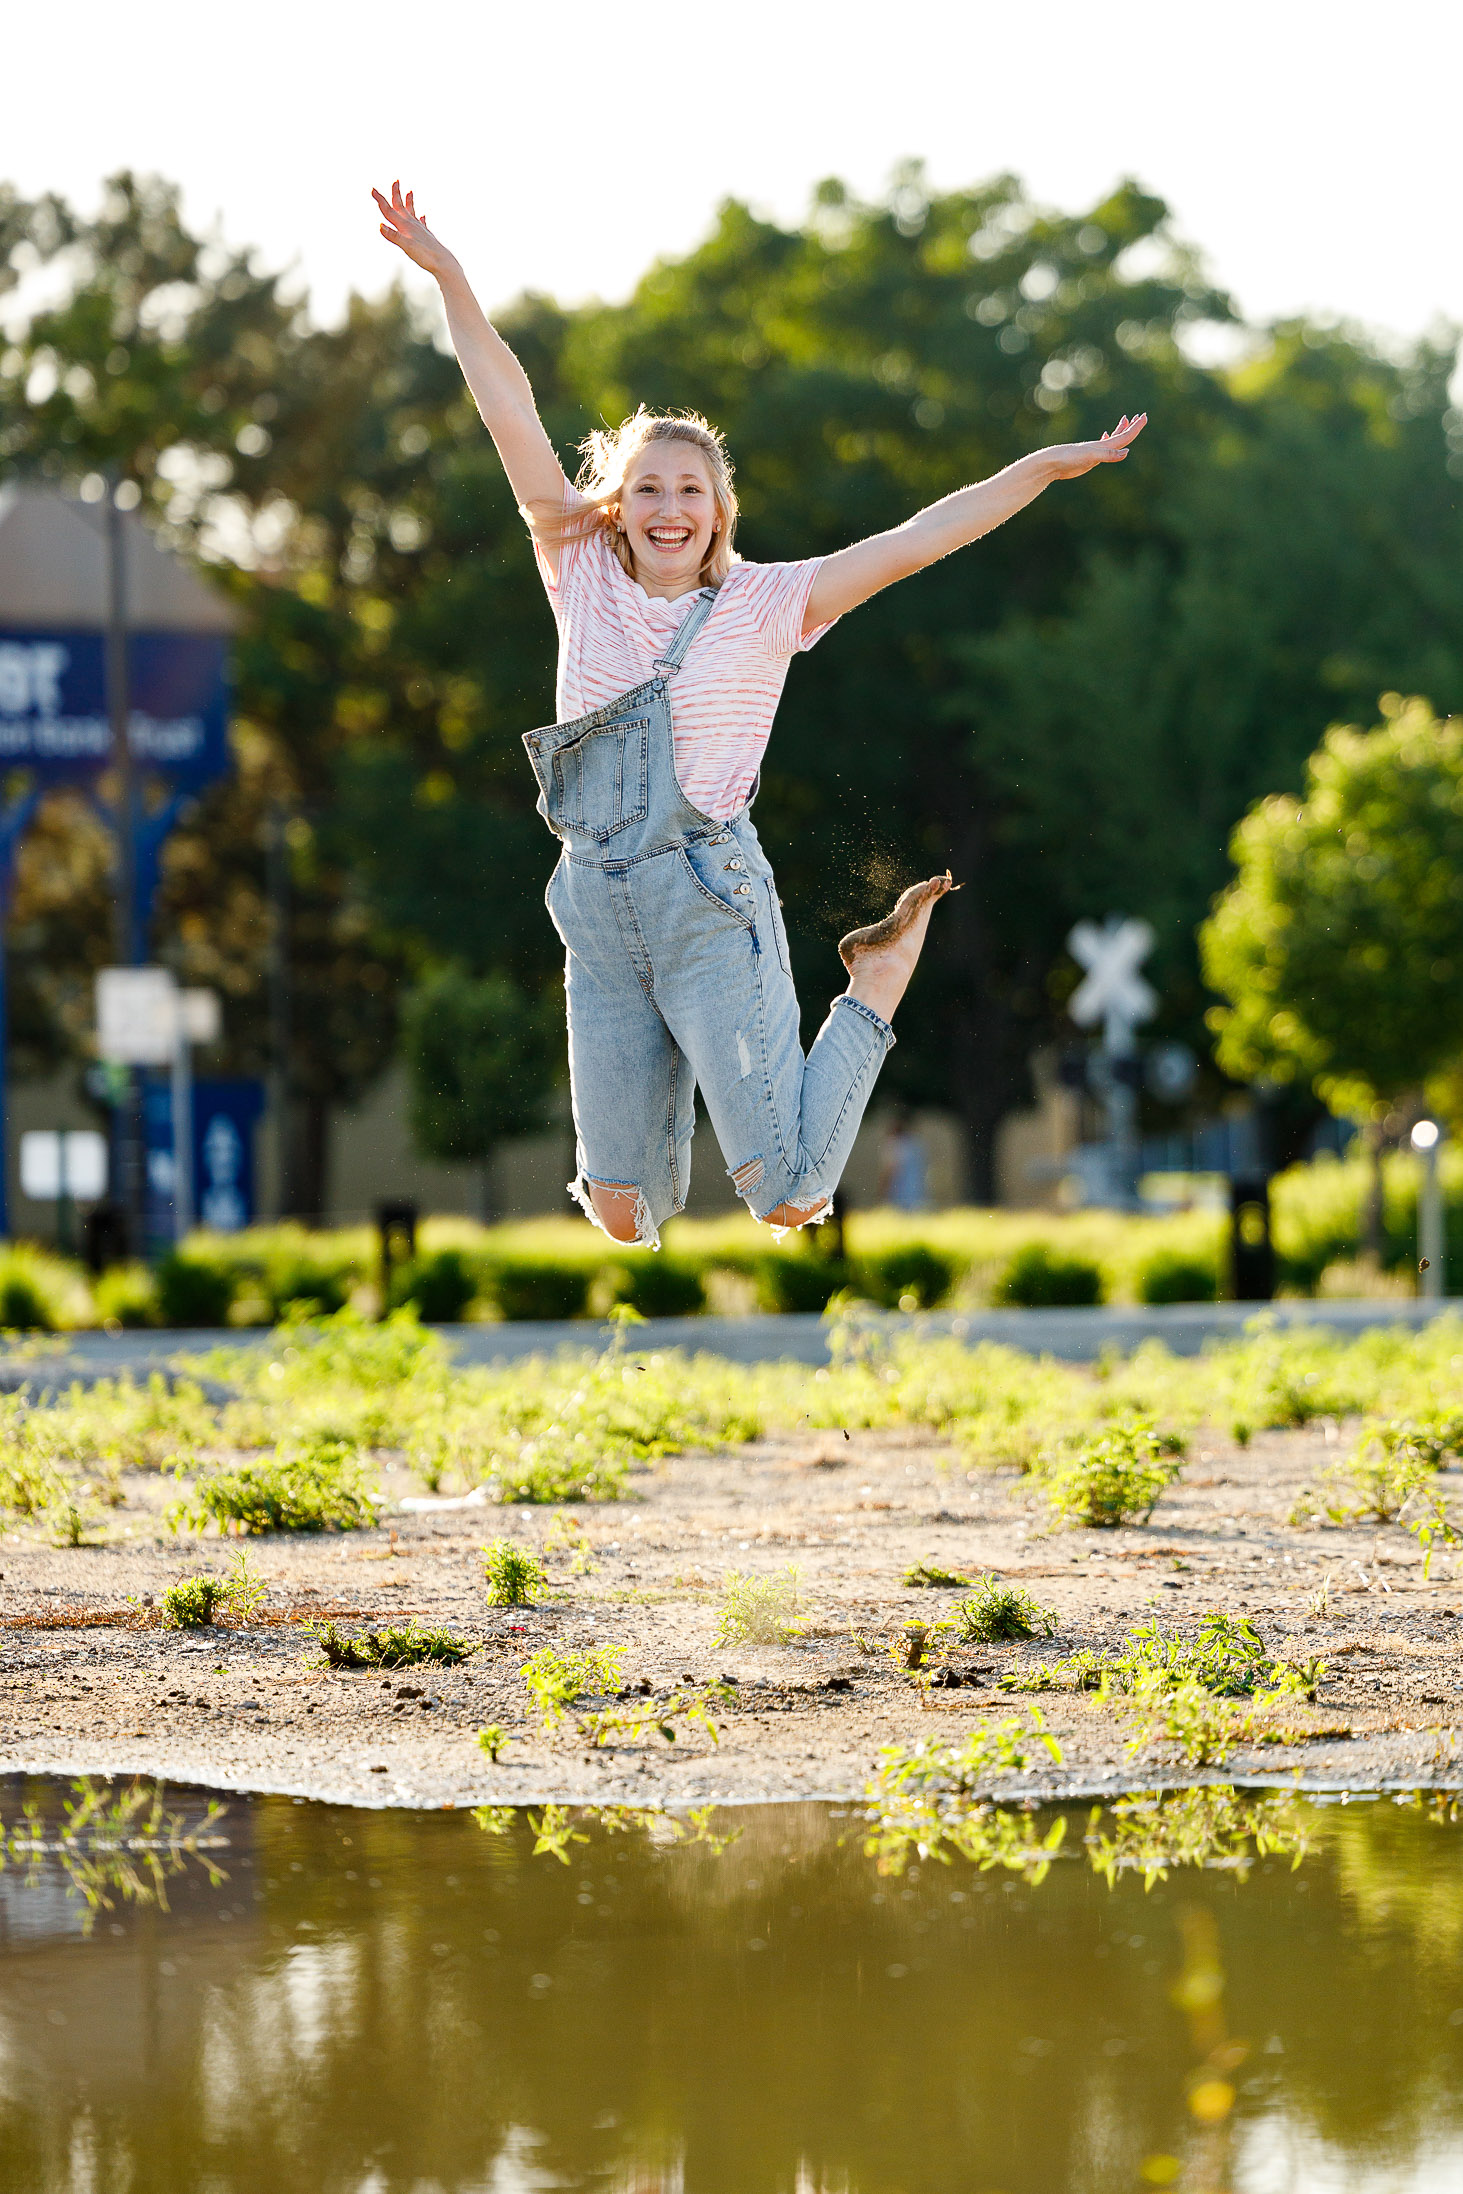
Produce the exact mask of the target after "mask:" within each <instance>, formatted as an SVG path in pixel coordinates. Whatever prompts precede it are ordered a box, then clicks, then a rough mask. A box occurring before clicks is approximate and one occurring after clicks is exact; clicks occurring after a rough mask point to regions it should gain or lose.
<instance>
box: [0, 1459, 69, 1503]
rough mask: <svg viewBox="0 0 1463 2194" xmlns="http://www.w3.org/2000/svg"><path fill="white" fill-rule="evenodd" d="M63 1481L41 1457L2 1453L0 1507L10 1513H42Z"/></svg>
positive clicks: (0, 1463) (0, 1462)
mask: <svg viewBox="0 0 1463 2194" xmlns="http://www.w3.org/2000/svg"><path fill="white" fill-rule="evenodd" d="M61 1485H62V1481H61V1479H60V1478H59V1477H58V1476H57V1474H56V1472H55V1471H54V1470H53V1469H52V1468H51V1466H50V1465H49V1464H48V1463H46V1462H44V1461H43V1460H42V1459H41V1458H40V1457H39V1456H36V1455H29V1454H26V1453H24V1452H21V1453H18V1454H11V1455H5V1454H0V1510H3V1511H4V1512H5V1513H7V1514H9V1515H11V1516H23V1517H29V1516H39V1515H41V1514H43V1512H44V1511H45V1510H46V1509H48V1508H50V1507H51V1506H52V1504H53V1503H54V1502H55V1501H56V1500H57V1498H58V1496H59V1495H60V1492H61Z"/></svg>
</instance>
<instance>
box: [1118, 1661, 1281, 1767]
mask: <svg viewBox="0 0 1463 2194" xmlns="http://www.w3.org/2000/svg"><path fill="white" fill-rule="evenodd" d="M1269 1703H1270V1702H1269V1698H1268V1696H1266V1695H1265V1694H1261V1695H1260V1696H1259V1697H1257V1698H1254V1699H1251V1700H1249V1701H1248V1702H1247V1703H1246V1704H1245V1705H1243V1706H1241V1705H1239V1704H1238V1703H1237V1702H1236V1701H1235V1700H1233V1699H1226V1698H1217V1697H1216V1696H1215V1694H1214V1693H1213V1692H1212V1691H1210V1690H1209V1689H1207V1687H1206V1686H1205V1685H1203V1684H1201V1683H1198V1682H1192V1681H1191V1682H1188V1683H1181V1684H1178V1685H1168V1684H1165V1683H1161V1682H1157V1681H1149V1682H1146V1683H1144V1684H1142V1685H1141V1687H1140V1688H1138V1689H1136V1690H1134V1691H1133V1692H1131V1693H1130V1694H1129V1695H1128V1696H1127V1697H1126V1698H1125V1699H1124V1700H1123V1704H1122V1711H1123V1713H1124V1715H1125V1716H1126V1717H1127V1719H1128V1721H1129V1722H1130V1724H1131V1726H1132V1729H1133V1735H1132V1736H1131V1737H1130V1738H1129V1740H1128V1746H1127V1749H1128V1753H1129V1755H1130V1756H1131V1755H1132V1754H1133V1753H1136V1752H1141V1751H1142V1749H1143V1747H1144V1746H1145V1745H1146V1744H1150V1743H1153V1742H1154V1741H1155V1740H1164V1741H1167V1742H1168V1743H1170V1744H1173V1745H1176V1746H1177V1748H1178V1750H1179V1751H1180V1753H1181V1754H1182V1755H1183V1757H1184V1759H1185V1760H1187V1761H1188V1763H1189V1765H1190V1766H1191V1767H1222V1766H1223V1764H1224V1762H1225V1761H1226V1760H1227V1759H1228V1758H1229V1755H1230V1753H1231V1752H1232V1751H1233V1750H1234V1748H1235V1746H1236V1745H1237V1744H1240V1743H1242V1742H1243V1740H1244V1739H1245V1738H1246V1737H1248V1736H1249V1735H1250V1734H1251V1731H1252V1729H1253V1726H1254V1721H1255V1715H1256V1713H1257V1711H1258V1710H1259V1709H1260V1708H1261V1707H1264V1706H1267V1705H1268V1704H1269Z"/></svg>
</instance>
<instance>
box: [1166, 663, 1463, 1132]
mask: <svg viewBox="0 0 1463 2194" xmlns="http://www.w3.org/2000/svg"><path fill="white" fill-rule="evenodd" d="M1383 716H1384V721H1383V723H1382V724H1381V725H1380V726H1379V727H1378V728H1377V729H1376V730H1374V731H1370V732H1364V731H1360V730H1358V729H1356V728H1355V727H1353V726H1347V725H1337V726H1335V727H1334V728H1333V729H1332V730H1330V731H1329V732H1327V734H1326V738H1325V742H1324V744H1323V745H1322V746H1321V747H1320V749H1319V750H1318V751H1317V752H1316V753H1315V754H1313V755H1312V757H1311V760H1310V763H1309V767H1308V770H1307V781H1306V790H1305V797H1304V799H1303V800H1302V801H1301V802H1300V803H1299V804H1297V802H1296V800H1295V799H1294V798H1293V797H1291V798H1284V797H1282V796H1281V795H1279V794H1274V795H1272V796H1271V797H1270V798H1269V799H1266V800H1262V801H1261V802H1260V803H1259V805H1258V806H1256V807H1255V808H1253V809H1252V810H1251V811H1250V813H1249V814H1248V815H1247V816H1246V817H1245V819H1244V821H1243V822H1242V823H1241V824H1240V826H1239V828H1238V829H1237V830H1236V832H1235V834H1234V841H1233V853H1234V861H1235V866H1236V869H1237V870H1238V874H1237V876H1236V878H1235V881H1234V883H1233V884H1231V886H1230V887H1229V889H1228V891H1226V892H1225V894H1224V896H1223V898H1222V899H1221V900H1220V901H1219V903H1218V905H1217V907H1216V908H1215V911H1214V913H1213V915H1212V916H1211V917H1210V919H1209V921H1208V922H1206V924H1205V925H1204V930H1203V933H1202V943H1203V953H1204V972H1205V975H1206V977H1207V978H1208V981H1209V983H1210V984H1211V986H1212V987H1213V988H1214V989H1215V990H1217V991H1219V992H1220V993H1221V995H1222V996H1223V997H1225V998H1226V999H1227V1000H1228V1001H1229V1003H1228V1004H1227V1005H1224V1006H1219V1007H1216V1008H1214V1009H1213V1010H1212V1011H1211V1013H1210V1016H1209V1018H1210V1023H1211V1026H1212V1027H1213V1028H1214V1029H1215V1030H1216V1031H1217V1033H1218V1036H1219V1059H1220V1063H1221V1064H1222V1065H1224V1066H1225V1067H1227V1068H1228V1069H1229V1070H1230V1071H1231V1072H1232V1073H1233V1074H1235V1075H1236V1077H1237V1078H1240V1079H1243V1080H1245V1081H1253V1080H1256V1079H1257V1078H1259V1077H1260V1076H1262V1075H1263V1076H1266V1077H1268V1078H1269V1079H1270V1080H1272V1081H1293V1080H1295V1079H1297V1078H1304V1079H1306V1080H1308V1081H1310V1082H1312V1083H1314V1085H1315V1087H1316V1089H1317V1091H1318V1092H1319V1094H1320V1095H1321V1096H1322V1097H1323V1098H1324V1099H1325V1100H1326V1101H1327V1103H1328V1104H1330V1106H1331V1107H1332V1109H1333V1110H1335V1111H1337V1112H1341V1113H1350V1114H1351V1115H1353V1116H1354V1117H1356V1118H1359V1119H1369V1118H1371V1117H1372V1116H1373V1115H1374V1114H1375V1113H1377V1112H1378V1111H1380V1112H1383V1113H1384V1112H1385V1111H1386V1110H1387V1109H1388V1108H1389V1107H1390V1106H1392V1105H1394V1104H1396V1102H1397V1101H1398V1100H1399V1099H1400V1098H1401V1097H1403V1096H1404V1095H1405V1094H1407V1093H1409V1092H1413V1091H1416V1090H1418V1089H1419V1087H1420V1085H1421V1084H1422V1083H1423V1082H1425V1081H1426V1080H1427V1079H1428V1077H1429V1076H1430V1075H1432V1074H1434V1073H1437V1072H1440V1071H1442V1070H1445V1069H1446V1068H1448V1067H1449V1066H1450V1065H1452V1064H1453V1062H1454V1061H1455V1060H1456V1058H1457V1056H1458V1048H1459V1039H1458V1030H1459V1027H1460V1025H1463V884H1460V877H1463V722H1460V721H1459V720H1457V719H1456V718H1454V719H1450V720H1448V721H1447V722H1439V720H1438V719H1437V717H1435V716H1434V714H1433V712H1432V710H1431V709H1430V708H1429V707H1428V705H1427V703H1426V702H1425V701H1410V702H1403V701H1401V700H1399V699H1398V698H1397V697H1396V696H1395V695H1392V696H1389V697H1388V698H1387V699H1386V700H1384V702H1383Z"/></svg>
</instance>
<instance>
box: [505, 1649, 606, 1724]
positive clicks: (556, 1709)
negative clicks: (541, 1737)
mask: <svg viewBox="0 0 1463 2194" xmlns="http://www.w3.org/2000/svg"><path fill="white" fill-rule="evenodd" d="M627 1651H628V1648H627V1647H625V1646H621V1645H607V1646H590V1647H588V1648H587V1649H586V1650H585V1651H584V1652H582V1653H578V1652H572V1651H571V1652H564V1653H561V1652H559V1651H558V1650H557V1649H556V1648H555V1647H553V1646H540V1647H539V1649H538V1651H537V1653H535V1654H534V1655H533V1656H532V1657H531V1658H530V1659H529V1660H527V1661H525V1662H524V1664H523V1667H522V1668H521V1669H520V1670H519V1674H520V1675H521V1676H522V1678H523V1681H524V1683H525V1684H526V1685H527V1687H528V1695H529V1697H530V1699H531V1700H532V1701H533V1704H534V1707H535V1709H536V1710H537V1713H538V1715H539V1718H540V1720H541V1721H542V1723H543V1725H544V1728H545V1729H546V1730H554V1729H557V1728H558V1726H559V1724H560V1722H561V1721H562V1720H563V1719H564V1716H565V1715H566V1714H567V1713H568V1711H569V1709H570V1707H571V1706H574V1705H576V1704H577V1703H578V1701H579V1700H580V1699H586V1698H596V1697H598V1698H603V1697H604V1696H605V1695H606V1694H607V1693H608V1692H612V1691H616V1690H618V1688H619V1683H620V1670H621V1667H622V1666H623V1663H624V1659H625V1655H626V1652H627Z"/></svg>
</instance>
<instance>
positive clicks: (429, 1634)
mask: <svg viewBox="0 0 1463 2194" xmlns="http://www.w3.org/2000/svg"><path fill="white" fill-rule="evenodd" d="M305 1636H306V1637H307V1638H313V1640H314V1641H315V1643H316V1645H318V1646H319V1648H320V1655H321V1662H322V1663H323V1664H324V1665H325V1666H326V1667H329V1668H417V1667H419V1666H420V1665H421V1663H422V1662H424V1661H435V1662H437V1663H438V1664H439V1665H441V1666H443V1667H447V1668H451V1667H455V1666H456V1664H457V1663H458V1662H459V1661H466V1660H469V1659H470V1658H471V1657H472V1655H473V1654H474V1653H478V1652H480V1651H481V1650H482V1649H481V1647H480V1646H478V1645H477V1644H476V1643H474V1641H473V1640H472V1639H470V1638H459V1637H458V1636H457V1635H456V1634H455V1632H453V1631H450V1630H433V1629H430V1628H428V1627H426V1626H425V1625H422V1624H419V1623H403V1624H399V1625H390V1626H388V1627H387V1628H385V1629H383V1630H367V1631H363V1632H362V1633H361V1634H360V1636H359V1637H355V1638H348V1637H346V1635H345V1634H344V1632H343V1631H341V1630H340V1629H339V1628H338V1627H337V1626H336V1624H334V1623H333V1622H325V1623H307V1624H306V1625H305Z"/></svg>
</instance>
